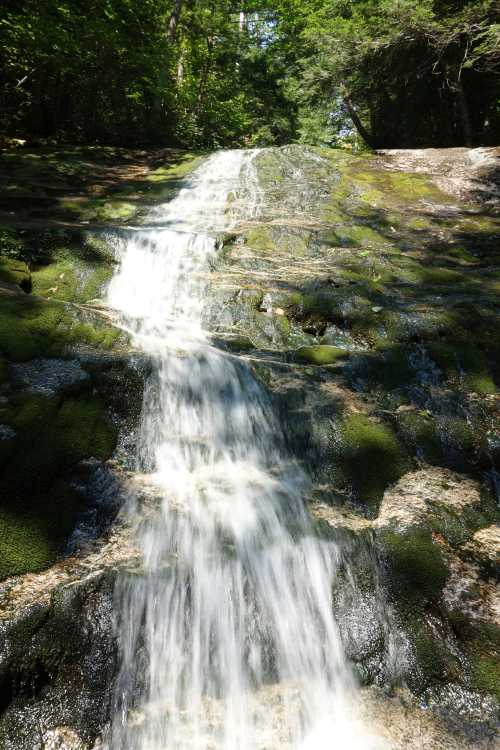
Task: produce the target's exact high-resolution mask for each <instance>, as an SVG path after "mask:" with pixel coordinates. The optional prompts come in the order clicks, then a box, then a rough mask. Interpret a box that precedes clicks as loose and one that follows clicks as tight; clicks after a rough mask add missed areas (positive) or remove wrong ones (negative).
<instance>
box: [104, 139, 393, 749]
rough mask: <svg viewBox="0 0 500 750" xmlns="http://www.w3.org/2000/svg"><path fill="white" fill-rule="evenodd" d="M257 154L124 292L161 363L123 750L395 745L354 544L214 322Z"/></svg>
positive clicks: (117, 730)
mask: <svg viewBox="0 0 500 750" xmlns="http://www.w3.org/2000/svg"><path fill="white" fill-rule="evenodd" d="M256 154H258V152H252V151H226V152H221V153H217V154H215V155H213V156H211V157H209V158H208V159H206V160H205V161H204V163H203V164H202V165H201V167H199V168H198V169H197V171H195V172H194V174H193V175H192V177H191V179H190V180H189V183H188V185H187V187H186V188H185V189H184V190H182V191H181V192H180V194H179V195H178V197H177V198H175V199H174V200H173V201H171V202H170V203H169V204H167V205H165V206H163V207H161V208H160V209H157V210H156V211H155V212H154V214H153V215H152V216H151V217H150V218H151V220H152V222H153V223H154V224H156V225H158V226H157V228H148V229H144V230H141V231H135V232H131V233H130V235H129V236H128V237H127V238H126V239H125V241H124V242H123V243H122V247H121V253H122V257H121V265H120V268H119V271H118V273H117V274H116V276H115V278H114V279H113V281H112V283H111V286H110V289H109V304H110V305H111V306H112V307H113V308H115V309H117V310H118V311H120V312H121V314H122V316H123V324H124V326H126V327H127V328H128V329H129V330H131V331H132V332H133V334H134V336H135V342H136V345H137V346H138V347H139V348H141V349H142V350H143V351H144V352H146V353H147V354H148V355H149V356H150V357H151V359H152V361H153V365H154V366H153V374H152V376H151V378H150V381H149V383H148V385H147V389H146V395H145V401H144V407H143V417H142V426H141V431H140V437H139V445H138V470H139V471H141V472H143V473H145V474H146V475H148V476H149V484H150V486H151V498H152V499H151V504H150V507H149V508H148V509H147V512H146V511H145V509H144V508H138V507H136V506H133V503H132V500H131V508H130V511H131V512H132V513H137V514H140V513H143V514H144V518H143V519H142V521H141V522H140V524H139V532H138V535H139V539H138V544H139V546H140V549H141V551H142V555H143V561H144V565H143V569H142V570H141V571H139V572H136V573H131V574H128V575H125V574H123V575H122V579H121V581H120V583H119V596H120V608H121V611H120V615H119V619H120V626H119V629H120V646H121V669H120V673H119V676H118V678H117V685H116V691H115V702H116V705H115V709H116V713H115V716H114V718H113V721H112V726H111V730H110V734H109V737H108V738H107V740H106V742H105V744H106V746H107V747H108V748H111V750H170V749H171V748H172V750H173V749H174V748H175V750H188V748H189V749H191V750H205V749H207V750H208V749H209V748H213V749H217V750H219V749H220V750H236V749H238V750H257V749H261V750H264V749H265V748H266V749H270V748H280V749H281V748H283V749H284V748H287V749H288V748H290V749H292V748H302V749H303V750H306V748H307V749H308V750H322V749H323V748H339V749H340V748H342V749H344V748H345V750H355V749H356V748H360V749H361V748H363V749H366V748H372V747H375V745H376V744H377V743H376V741H375V740H373V739H371V738H370V737H368V736H367V735H366V734H365V733H364V731H363V728H362V726H361V724H360V723H359V722H357V721H356V720H355V718H354V715H353V709H352V705H353V700H352V697H353V690H354V684H353V679H352V677H351V673H350V671H349V668H348V665H347V663H346V661H345V658H344V654H343V649H342V646H341V642H340V638H339V634H338V630H337V627H336V623H335V619H334V615H333V612H332V596H331V588H332V583H333V581H334V578H335V575H336V570H337V565H338V555H339V552H338V550H337V548H336V546H335V545H334V544H333V543H330V542H328V543H327V542H324V541H319V540H318V539H317V538H316V537H315V536H314V533H313V530H312V527H311V524H310V521H309V519H308V515H307V513H306V510H305V508H304V505H303V502H302V499H301V496H302V493H303V491H304V488H305V486H306V478H305V477H304V475H303V474H302V472H301V470H300V469H299V467H298V465H297V464H296V463H294V462H293V461H292V460H291V458H290V457H289V456H287V453H286V450H285V447H284V441H283V438H282V435H281V432H280V427H279V424H278V423H277V420H276V418H275V416H274V414H273V410H272V407H271V404H270V403H269V400H268V398H267V396H266V393H265V392H264V390H263V389H262V388H261V387H260V386H259V385H258V383H257V382H256V381H255V380H254V378H253V377H252V374H251V372H250V370H249V369H248V368H247V366H246V365H245V364H244V363H242V362H241V361H239V360H238V359H236V358H234V357H230V356H228V355H226V354H224V353H223V352H220V351H218V350H217V349H216V348H213V347H212V346H211V345H210V341H209V338H208V336H207V334H206V333H205V332H204V331H203V328H202V311H203V305H204V301H205V298H206V296H207V294H208V293H209V272H210V263H211V260H212V259H213V258H214V255H215V254H216V240H215V234H216V233H217V232H221V231H224V230H227V229H228V228H229V227H230V226H233V225H234V224H235V223H237V222H238V220H242V219H248V217H252V216H255V214H256V212H257V210H258V208H257V207H258V205H259V201H260V200H261V199H262V196H261V195H260V193H259V189H258V182H257V180H256V171H255V169H254V167H253V160H254V159H255V158H256ZM239 196H240V197H241V196H243V197H244V203H245V205H243V200H242V201H241V202H239V200H238V197H239ZM377 747H378V745H377Z"/></svg>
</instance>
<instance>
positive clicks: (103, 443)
mask: <svg viewBox="0 0 500 750" xmlns="http://www.w3.org/2000/svg"><path fill="white" fill-rule="evenodd" d="M5 421H6V422H7V424H10V425H12V426H14V427H15V428H16V431H17V435H16V438H15V440H14V441H13V442H14V448H15V451H13V452H12V454H11V456H10V460H9V461H8V463H7V464H6V465H5V466H4V468H3V471H2V474H1V475H0V495H1V497H2V510H1V513H0V560H1V561H2V563H1V564H0V576H1V577H5V576H6V575H14V574H18V573H21V572H26V571H35V570H40V569H41V568H43V567H45V566H46V565H48V564H49V563H50V562H52V561H53V560H54V559H55V557H56V556H57V554H58V553H59V552H60V550H61V548H62V546H63V545H64V543H65V541H66V540H67V538H68V535H69V534H70V533H71V531H72V529H73V528H74V524H75V520H76V517H77V515H78V513H79V512H81V510H82V507H83V503H84V501H83V498H82V497H81V496H80V494H79V493H78V492H77V491H76V490H75V489H74V487H73V486H72V485H71V484H70V483H69V482H68V480H67V476H68V472H70V471H71V469H72V468H73V467H74V466H75V465H76V464H78V463H79V462H80V461H82V460H84V459H88V458H91V457H95V458H98V459H102V460H105V459H107V458H108V457H109V456H110V455H111V453H112V451H113V450H114V446H115V444H116V428H115V427H114V425H112V424H111V423H110V421H109V419H108V417H107V411H106V408H105V406H104V404H103V403H102V402H101V401H99V400H98V399H96V398H91V397H88V396H84V397H80V398H72V399H67V400H65V401H63V402H62V403H60V399H58V398H56V397H52V398H49V397H46V396H40V395H35V394H27V393H19V394H18V395H17V396H15V397H14V398H13V400H12V405H11V408H10V410H9V413H8V414H7V418H6V420H5Z"/></svg>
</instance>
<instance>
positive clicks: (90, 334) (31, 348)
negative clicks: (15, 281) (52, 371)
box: [0, 295, 120, 361]
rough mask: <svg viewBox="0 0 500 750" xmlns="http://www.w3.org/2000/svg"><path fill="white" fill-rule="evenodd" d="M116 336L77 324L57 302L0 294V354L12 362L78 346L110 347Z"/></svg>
mask: <svg viewBox="0 0 500 750" xmlns="http://www.w3.org/2000/svg"><path fill="white" fill-rule="evenodd" d="M119 335H120V332H119V331H118V330H117V329H114V328H111V327H103V328H96V327H94V326H92V325H90V324H89V323H80V322H78V320H77V319H76V318H75V316H74V315H73V314H71V311H70V310H69V309H68V308H67V307H66V306H65V305H64V304H62V303H60V302H55V301H54V302H51V301H40V300H37V299H34V298H30V297H22V298H17V297H16V298H14V297H7V296H2V295H0V354H3V355H4V356H6V357H8V358H9V359H12V360H14V361H25V360H28V359H34V358H35V357H40V356H48V357H51V356H58V355H61V354H62V353H63V352H64V350H65V349H66V347H68V346H70V345H72V344H77V343H83V344H88V345H91V346H96V347H104V348H109V347H110V346H112V345H113V343H114V342H115V341H116V340H117V338H118V337H119Z"/></svg>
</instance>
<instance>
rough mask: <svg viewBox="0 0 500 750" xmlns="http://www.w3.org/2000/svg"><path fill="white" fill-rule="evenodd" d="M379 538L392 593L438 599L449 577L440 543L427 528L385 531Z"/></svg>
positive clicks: (406, 597) (408, 598)
mask: <svg viewBox="0 0 500 750" xmlns="http://www.w3.org/2000/svg"><path fill="white" fill-rule="evenodd" d="M380 541H381V544H382V548H383V550H384V555H385V559H386V561H387V570H388V580H389V585H390V588H391V590H392V591H393V593H394V594H395V595H396V596H398V597H402V598H403V599H404V600H406V601H417V602H421V603H425V602H435V601H437V600H438V599H439V597H440V596H441V592H442V590H443V587H444V585H445V583H446V579H447V577H448V568H447V565H446V563H445V561H444V558H443V555H442V553H441V550H440V548H439V546H438V545H437V544H436V543H435V542H434V541H433V539H432V536H431V534H430V532H429V531H427V530H426V529H414V530H411V531H408V532H405V533H403V534H398V533H396V532H395V531H390V530H385V531H383V532H382V533H381V535H380Z"/></svg>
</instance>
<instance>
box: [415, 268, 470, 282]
mask: <svg viewBox="0 0 500 750" xmlns="http://www.w3.org/2000/svg"><path fill="white" fill-rule="evenodd" d="M419 276H420V280H421V282H422V283H423V284H428V285H430V286H436V285H438V286H439V285H441V284H463V283H465V282H466V281H467V276H466V275H465V274H463V273H460V272H459V271H453V270H452V269H450V268H429V267H427V268H426V267H421V268H420V270H419Z"/></svg>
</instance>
